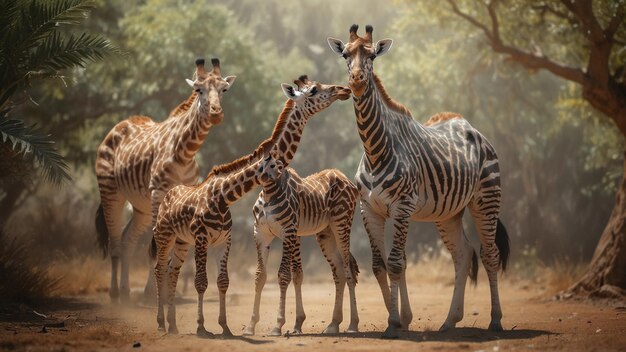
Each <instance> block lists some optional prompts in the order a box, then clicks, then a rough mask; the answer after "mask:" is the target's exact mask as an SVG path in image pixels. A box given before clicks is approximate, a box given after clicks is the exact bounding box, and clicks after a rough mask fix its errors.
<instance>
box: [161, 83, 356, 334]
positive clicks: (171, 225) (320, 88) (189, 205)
mask: <svg viewBox="0 0 626 352" xmlns="http://www.w3.org/2000/svg"><path fill="white" fill-rule="evenodd" d="M303 81H306V83H305V82H303ZM294 82H295V83H296V84H297V85H298V87H299V88H300V90H296V89H294V88H293V87H292V86H290V85H287V84H283V85H282V88H283V92H284V93H285V95H287V97H288V98H289V100H287V103H286V104H285V106H284V108H283V111H282V113H281V114H280V116H279V117H278V120H277V122H276V125H275V127H274V131H273V133H272V136H271V137H270V138H269V139H267V140H266V141H264V142H263V143H261V145H260V146H259V147H258V148H257V149H256V150H255V151H254V152H253V153H251V154H249V155H247V156H245V157H242V158H240V159H238V160H236V161H234V162H232V163H230V164H225V165H220V166H217V167H215V168H213V170H212V171H211V173H209V175H208V176H207V178H206V179H205V180H204V182H202V183H201V184H199V185H197V186H192V187H190V186H177V187H175V188H173V189H172V190H171V191H169V192H168V193H167V195H166V196H165V198H164V200H163V203H162V204H161V207H160V208H159V215H158V218H157V222H156V225H155V228H154V238H153V252H152V255H153V256H155V255H156V256H157V263H156V266H155V274H156V278H157V299H158V312H157V322H158V324H159V329H160V330H164V329H165V321H164V309H163V305H164V301H165V299H164V298H165V297H163V291H164V288H165V286H163V283H164V278H165V273H166V272H167V271H168V269H167V268H166V267H167V264H168V261H169V260H170V258H171V261H170V262H169V281H168V285H167V288H168V290H167V292H168V295H167V302H168V314H167V321H168V323H169V328H168V331H169V332H170V333H177V332H178V329H177V327H176V308H175V306H174V294H175V292H176V284H177V281H178V274H179V272H180V268H181V266H182V264H183V262H184V260H185V256H186V254H187V251H188V250H189V248H190V247H191V245H192V244H193V245H194V246H195V260H196V277H195V287H196V291H197V292H198V321H197V322H198V328H197V334H198V335H207V334H209V333H208V332H207V331H206V330H205V328H204V314H203V309H202V302H203V297H204V292H205V291H206V288H207V277H206V260H207V249H208V247H209V246H212V247H215V248H216V251H217V256H216V261H217V264H218V276H217V286H218V290H219V297H220V313H219V318H218V322H219V324H220V326H221V327H222V329H223V334H224V335H231V332H230V330H229V328H228V325H227V323H226V306H225V302H226V290H227V289H228V284H229V280H228V271H227V263H228V252H229V249H230V241H231V237H230V231H231V226H232V219H231V214H230V206H231V204H233V203H234V202H236V201H237V200H239V199H240V198H241V197H242V196H243V195H245V194H246V193H248V192H250V191H251V190H252V189H253V188H254V187H255V186H257V185H259V180H258V178H257V175H256V171H257V169H258V167H259V165H260V163H261V161H262V160H263V159H262V156H263V155H264V154H265V153H266V152H268V151H269V150H270V149H274V153H275V154H276V155H277V158H279V160H281V162H282V163H283V164H284V165H288V164H289V163H290V162H291V160H292V159H293V157H294V156H295V153H296V150H297V148H298V144H299V142H300V138H301V136H302V132H303V130H304V126H305V125H306V123H307V121H308V119H309V118H310V117H312V116H313V115H314V114H316V113H317V112H319V111H321V110H324V109H325V108H327V107H328V106H330V105H331V104H332V103H333V102H334V101H335V100H337V99H340V100H346V99H348V98H349V97H350V89H349V88H347V87H343V86H336V85H324V84H319V83H316V82H313V81H308V80H307V79H306V76H302V77H300V79H298V80H296V81H294Z"/></svg>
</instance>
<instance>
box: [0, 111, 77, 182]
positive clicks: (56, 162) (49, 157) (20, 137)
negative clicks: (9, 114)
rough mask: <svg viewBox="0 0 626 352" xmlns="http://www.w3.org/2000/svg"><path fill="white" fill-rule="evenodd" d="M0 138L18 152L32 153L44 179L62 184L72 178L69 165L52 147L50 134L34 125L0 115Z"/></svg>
mask: <svg viewBox="0 0 626 352" xmlns="http://www.w3.org/2000/svg"><path fill="white" fill-rule="evenodd" d="M3 115H4V114H3ZM0 140H1V141H2V142H3V143H10V144H11V148H12V149H13V150H15V151H16V152H18V153H23V154H24V155H26V154H28V153H33V155H34V157H35V159H36V160H37V161H38V162H39V164H40V165H41V167H42V173H43V176H44V178H45V179H46V181H49V182H51V183H54V184H62V183H64V182H65V181H70V180H71V179H72V178H71V176H70V175H69V166H68V165H67V164H66V163H65V159H64V158H63V156H61V154H59V153H58V151H57V150H56V148H55V147H54V141H53V140H52V139H51V138H50V135H48V134H43V133H41V132H40V131H39V130H38V129H37V128H36V127H35V126H30V127H29V126H26V125H25V124H24V122H23V121H22V120H17V119H8V118H5V117H0Z"/></svg>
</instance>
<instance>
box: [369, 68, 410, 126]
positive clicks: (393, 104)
mask: <svg viewBox="0 0 626 352" xmlns="http://www.w3.org/2000/svg"><path fill="white" fill-rule="evenodd" d="M372 73H373V72H372ZM373 75H374V83H375V84H376V89H377V90H378V91H379V92H380V96H381V97H382V98H383V101H384V102H385V104H386V105H387V106H388V107H389V108H390V109H391V110H394V111H396V112H399V113H401V114H404V115H406V116H408V117H411V118H412V117H413V115H411V111H410V110H409V109H407V108H406V106H404V105H402V104H401V103H399V102H397V101H395V100H394V99H393V98H392V97H390V96H389V93H387V90H386V89H385V87H384V86H383V82H381V81H380V78H378V76H377V75H376V74H375V73H373Z"/></svg>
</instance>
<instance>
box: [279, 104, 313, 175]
mask: <svg viewBox="0 0 626 352" xmlns="http://www.w3.org/2000/svg"><path fill="white" fill-rule="evenodd" d="M311 115H312V114H311V113H309V112H307V110H306V109H303V108H301V107H299V106H297V105H296V106H295V107H294V108H293V109H292V110H291V112H290V113H289V116H288V117H287V122H286V125H285V127H284V128H283V130H282V132H281V133H280V135H279V136H278V138H277V140H276V142H275V143H274V146H273V147H272V152H273V153H275V154H274V155H275V156H276V158H277V159H278V160H280V161H281V162H282V163H283V165H284V166H285V167H287V166H289V164H290V163H291V161H292V160H293V158H294V157H295V155H296V151H297V150H298V145H299V144H300V139H301V138H302V133H303V132H304V127H305V126H306V124H307V122H308V119H309V117H310V116H311Z"/></svg>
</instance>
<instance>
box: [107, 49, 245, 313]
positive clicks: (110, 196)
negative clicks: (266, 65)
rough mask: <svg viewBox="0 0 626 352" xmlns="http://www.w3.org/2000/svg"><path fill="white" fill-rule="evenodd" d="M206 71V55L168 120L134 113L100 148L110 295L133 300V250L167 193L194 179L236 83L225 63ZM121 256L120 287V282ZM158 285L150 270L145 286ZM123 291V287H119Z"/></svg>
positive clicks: (147, 287)
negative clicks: (127, 216)
mask: <svg viewBox="0 0 626 352" xmlns="http://www.w3.org/2000/svg"><path fill="white" fill-rule="evenodd" d="M211 63H212V65H213V69H212V70H211V71H210V72H207V71H206V70H205V68H204V59H198V60H196V72H195V80H194V81H191V80H189V79H187V83H188V84H189V85H190V86H191V87H192V88H193V92H192V93H191V96H190V97H189V98H188V99H187V100H186V101H184V102H183V103H182V104H180V105H179V106H178V107H177V108H176V109H174V110H173V111H172V112H171V113H170V116H169V117H168V118H167V119H166V120H165V121H163V122H160V123H158V122H154V121H152V120H151V119H150V118H148V117H146V116H131V117H130V118H128V119H126V120H124V121H122V122H120V123H118V124H117V125H115V127H113V129H111V131H110V132H109V133H108V134H107V136H106V137H105V138H104V140H103V141H102V143H101V144H100V146H99V147H98V154H97V156H96V177H97V178H98V186H99V188H100V207H99V208H98V211H97V213H96V229H97V232H98V242H99V244H100V247H101V248H102V250H103V253H104V255H105V256H106V254H107V251H108V252H110V255H111V288H110V290H109V296H110V297H111V300H112V301H117V299H118V297H120V295H121V299H122V301H128V299H129V294H130V287H129V284H128V274H129V270H130V268H129V266H130V265H129V255H130V254H131V253H132V252H133V250H134V249H135V245H136V244H137V240H138V239H139V237H140V235H141V234H142V233H144V232H145V231H146V230H147V229H148V228H151V226H150V225H153V224H154V223H155V221H156V215H157V211H158V209H159V205H160V204H161V201H162V200H163V197H164V196H165V193H167V191H169V190H170V189H171V188H172V187H174V186H176V185H180V184H194V183H195V182H196V181H197V180H198V176H199V169H198V164H197V163H196V161H195V155H196V153H197V152H198V150H199V149H200V146H201V145H202V142H203V141H204V138H205V137H206V135H207V133H208V132H209V129H210V128H211V127H212V126H214V125H217V124H219V123H221V122H222V120H223V119H224V112H223V111H222V107H221V104H220V101H221V99H222V94H223V93H224V92H226V91H227V90H228V89H229V88H230V87H231V86H232V84H233V83H234V81H235V76H228V77H226V78H222V76H221V69H220V62H219V60H218V59H216V58H214V59H212V60H211ZM126 201H128V202H130V204H131V205H132V206H133V214H132V218H131V220H130V221H129V222H128V223H127V224H126V227H125V228H124V229H122V226H123V223H122V221H123V211H124V205H125V204H126ZM120 256H121V266H122V268H121V274H120V281H121V282H120V286H119V288H118V284H117V271H118V264H119V262H120ZM152 285H154V282H153V274H152V271H151V275H150V279H149V280H148V284H147V285H146V290H147V291H148V290H149V289H150V288H151V286H152ZM120 291H121V292H120Z"/></svg>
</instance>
